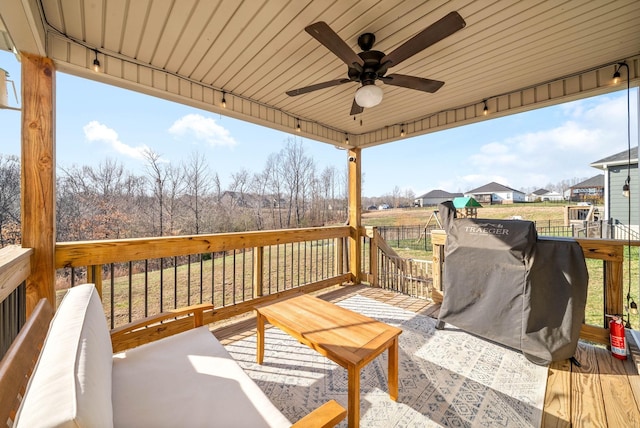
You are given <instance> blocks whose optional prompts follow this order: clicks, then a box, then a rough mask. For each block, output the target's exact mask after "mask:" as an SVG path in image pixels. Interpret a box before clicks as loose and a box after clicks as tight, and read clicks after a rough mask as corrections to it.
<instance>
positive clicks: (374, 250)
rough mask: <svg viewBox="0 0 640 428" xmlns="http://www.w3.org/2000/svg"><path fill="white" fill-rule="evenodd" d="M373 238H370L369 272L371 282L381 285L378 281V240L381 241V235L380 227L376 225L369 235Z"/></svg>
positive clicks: (373, 284) (376, 285) (377, 285)
mask: <svg viewBox="0 0 640 428" xmlns="http://www.w3.org/2000/svg"><path fill="white" fill-rule="evenodd" d="M369 236H370V237H371V238H370V240H369V273H370V279H369V282H370V283H371V285H372V286H374V287H379V286H380V284H379V281H378V271H379V269H378V242H380V235H379V234H378V228H376V227H374V228H372V229H371V233H370V235H369Z"/></svg>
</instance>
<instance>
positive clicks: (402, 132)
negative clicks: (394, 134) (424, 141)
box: [400, 125, 404, 137]
mask: <svg viewBox="0 0 640 428" xmlns="http://www.w3.org/2000/svg"><path fill="white" fill-rule="evenodd" d="M400 136H401V137H404V125H400Z"/></svg>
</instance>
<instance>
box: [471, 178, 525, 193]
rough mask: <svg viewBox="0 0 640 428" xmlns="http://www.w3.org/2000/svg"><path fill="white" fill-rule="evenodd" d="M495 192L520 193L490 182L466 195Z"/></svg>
mask: <svg viewBox="0 0 640 428" xmlns="http://www.w3.org/2000/svg"><path fill="white" fill-rule="evenodd" d="M497 192H518V193H522V192H521V191H519V190H516V189H512V188H511V187H507V186H505V185H504V184H500V183H496V182H495V181H492V182H491V183H489V184H485V185H484V186H480V187H478V188H477V189H473V190H469V191H468V192H466V193H497Z"/></svg>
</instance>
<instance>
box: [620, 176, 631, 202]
mask: <svg viewBox="0 0 640 428" xmlns="http://www.w3.org/2000/svg"><path fill="white" fill-rule="evenodd" d="M630 181H631V180H630V177H627V179H626V180H625V181H624V185H623V186H622V196H624V197H625V198H628V197H629V194H630V193H631V192H630V186H629V182H630Z"/></svg>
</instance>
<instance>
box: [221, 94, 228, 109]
mask: <svg viewBox="0 0 640 428" xmlns="http://www.w3.org/2000/svg"><path fill="white" fill-rule="evenodd" d="M226 94H227V93H226V92H225V91H222V108H227V100H226V98H225V95H226Z"/></svg>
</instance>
